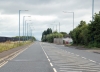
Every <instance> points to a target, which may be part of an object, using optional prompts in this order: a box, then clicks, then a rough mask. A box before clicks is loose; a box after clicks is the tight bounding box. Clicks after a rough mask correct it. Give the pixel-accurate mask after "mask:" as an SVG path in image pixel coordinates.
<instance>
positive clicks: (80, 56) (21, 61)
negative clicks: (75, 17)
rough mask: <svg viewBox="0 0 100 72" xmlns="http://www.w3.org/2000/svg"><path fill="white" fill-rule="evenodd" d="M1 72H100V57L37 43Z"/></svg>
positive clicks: (7, 63) (5, 66) (10, 62)
mask: <svg viewBox="0 0 100 72" xmlns="http://www.w3.org/2000/svg"><path fill="white" fill-rule="evenodd" d="M0 72H100V55H99V54H96V53H92V52H87V51H85V50H78V49H75V48H69V47H65V46H63V45H56V44H50V43H43V42H35V43H34V44H32V45H30V46H29V47H27V48H24V49H22V50H21V51H18V52H17V53H16V54H15V55H14V56H13V57H11V58H8V59H5V60H4V63H2V64H0Z"/></svg>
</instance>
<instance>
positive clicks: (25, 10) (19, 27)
mask: <svg viewBox="0 0 100 72" xmlns="http://www.w3.org/2000/svg"><path fill="white" fill-rule="evenodd" d="M21 11H28V10H19V44H20V12H21Z"/></svg>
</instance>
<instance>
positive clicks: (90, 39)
mask: <svg viewBox="0 0 100 72" xmlns="http://www.w3.org/2000/svg"><path fill="white" fill-rule="evenodd" d="M69 35H70V36H71V37H72V39H73V44H76V45H85V46H88V47H98V48H100V13H95V15H94V19H93V21H90V23H86V22H85V21H83V20H82V21H80V24H79V25H78V26H77V27H76V28H74V29H73V30H72V31H70V33H69Z"/></svg>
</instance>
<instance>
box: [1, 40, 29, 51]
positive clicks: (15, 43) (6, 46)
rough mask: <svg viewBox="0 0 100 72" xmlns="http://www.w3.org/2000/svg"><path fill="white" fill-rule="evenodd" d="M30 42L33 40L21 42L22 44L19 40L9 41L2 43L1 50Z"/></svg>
mask: <svg viewBox="0 0 100 72" xmlns="http://www.w3.org/2000/svg"><path fill="white" fill-rule="evenodd" d="M30 43H31V41H26V42H24V43H23V42H20V44H19V42H18V41H16V42H10V41H7V42H4V43H0V52H3V51H7V50H9V49H12V48H16V47H19V46H23V45H26V44H30Z"/></svg>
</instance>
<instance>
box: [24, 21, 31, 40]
mask: <svg viewBox="0 0 100 72" xmlns="http://www.w3.org/2000/svg"><path fill="white" fill-rule="evenodd" d="M27 21H31V20H26V21H25V41H26V40H27V39H26V22H27Z"/></svg>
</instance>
